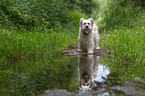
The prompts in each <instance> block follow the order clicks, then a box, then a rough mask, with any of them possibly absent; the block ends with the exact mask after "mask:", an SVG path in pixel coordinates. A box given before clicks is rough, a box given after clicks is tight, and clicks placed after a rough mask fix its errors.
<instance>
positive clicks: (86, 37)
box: [78, 18, 100, 53]
mask: <svg viewBox="0 0 145 96" xmlns="http://www.w3.org/2000/svg"><path fill="white" fill-rule="evenodd" d="M79 25H80V28H79V36H78V51H87V52H88V53H93V52H94V49H100V47H99V45H98V43H99V34H98V27H97V26H96V24H95V23H94V20H93V19H92V18H89V19H84V18H81V19H80V24H79Z"/></svg>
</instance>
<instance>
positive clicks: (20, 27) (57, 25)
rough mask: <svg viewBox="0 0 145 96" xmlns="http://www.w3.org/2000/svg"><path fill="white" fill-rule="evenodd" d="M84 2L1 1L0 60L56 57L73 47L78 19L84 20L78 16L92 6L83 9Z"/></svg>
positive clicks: (81, 15)
mask: <svg viewBox="0 0 145 96" xmlns="http://www.w3.org/2000/svg"><path fill="white" fill-rule="evenodd" d="M84 1H85V0H82V1H80V2H78V1H77V0H76V1H75V3H74V2H72V1H71V0H68V1H67V2H65V1H64V0H31V1H30V0H1V1H0V22H1V23H0V28H1V29H0V38H1V39H0V60H1V61H4V60H5V59H15V60H16V59H21V58H26V57H36V56H40V55H41V54H53V53H58V52H60V51H61V50H62V49H63V48H64V47H66V46H68V45H69V44H72V43H76V42H77V38H76V37H77V35H78V29H79V28H78V23H79V19H80V18H81V17H87V16H86V15H85V14H83V13H81V12H86V13H87V11H88V10H91V9H92V7H93V6H94V3H93V1H92V0H91V1H88V2H89V5H90V7H88V9H83V8H81V6H83V4H85V3H82V2H84ZM68 5H72V7H68ZM91 5H93V6H91ZM94 7H95V6H94ZM71 8H72V9H71ZM89 14H90V13H89ZM89 14H88V15H89ZM70 35H71V36H70Z"/></svg>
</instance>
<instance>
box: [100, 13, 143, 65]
mask: <svg viewBox="0 0 145 96" xmlns="http://www.w3.org/2000/svg"><path fill="white" fill-rule="evenodd" d="M144 20H145V14H144V11H141V12H140V14H139V16H137V17H134V19H132V21H131V22H130V21H129V22H130V25H132V27H130V26H129V27H128V26H126V27H124V26H120V27H119V26H118V28H116V29H112V30H109V31H107V33H106V35H105V36H104V37H102V41H103V42H104V43H105V48H107V49H106V50H108V52H109V54H110V55H111V57H112V58H113V59H116V60H117V61H119V62H120V63H121V64H143V63H144V62H145V59H144V58H145V55H144V54H145V21H144Z"/></svg>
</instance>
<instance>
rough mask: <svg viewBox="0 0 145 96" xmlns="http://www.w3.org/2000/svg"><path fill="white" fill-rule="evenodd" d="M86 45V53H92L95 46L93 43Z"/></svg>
mask: <svg viewBox="0 0 145 96" xmlns="http://www.w3.org/2000/svg"><path fill="white" fill-rule="evenodd" d="M87 47H88V48H87V51H88V53H93V52H94V47H95V44H94V43H90V44H89V45H88V46H87Z"/></svg>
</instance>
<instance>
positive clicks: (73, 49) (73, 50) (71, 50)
mask: <svg viewBox="0 0 145 96" xmlns="http://www.w3.org/2000/svg"><path fill="white" fill-rule="evenodd" d="M77 50H78V44H72V45H69V46H68V47H66V48H65V49H64V50H63V53H64V55H85V54H88V53H87V52H77ZM93 54H94V55H96V56H103V55H106V54H107V52H105V51H104V50H102V49H99V50H95V52H94V53H93Z"/></svg>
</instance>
